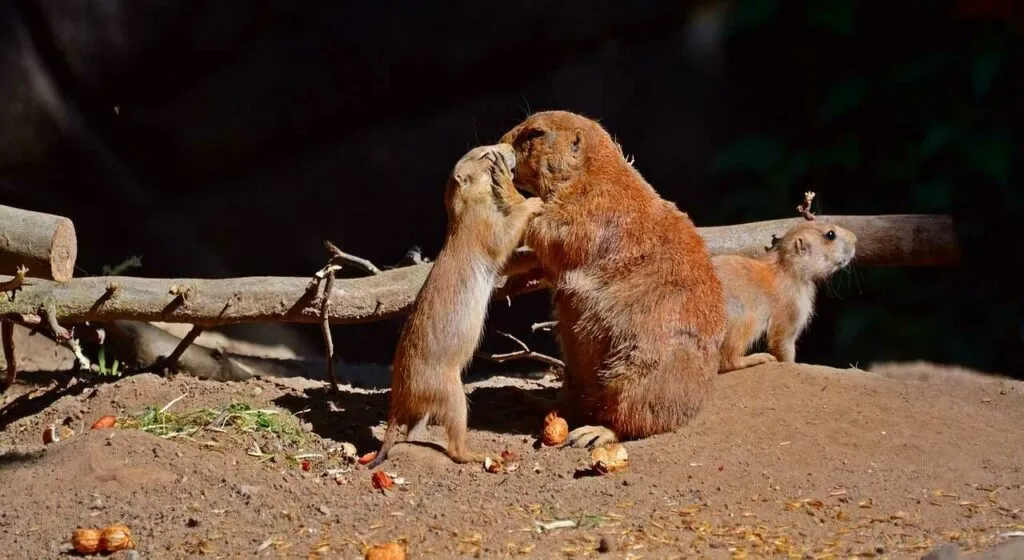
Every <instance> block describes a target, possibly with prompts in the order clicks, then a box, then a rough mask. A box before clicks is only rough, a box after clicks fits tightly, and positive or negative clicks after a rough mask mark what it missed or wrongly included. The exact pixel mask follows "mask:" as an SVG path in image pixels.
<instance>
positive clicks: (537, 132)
mask: <svg viewBox="0 0 1024 560" xmlns="http://www.w3.org/2000/svg"><path fill="white" fill-rule="evenodd" d="M545 134H547V132H544V131H543V130H541V129H539V128H531V129H530V130H527V131H526V132H525V133H523V140H524V141H526V142H529V141H530V140H533V139H535V138H540V137H542V136H544V135H545Z"/></svg>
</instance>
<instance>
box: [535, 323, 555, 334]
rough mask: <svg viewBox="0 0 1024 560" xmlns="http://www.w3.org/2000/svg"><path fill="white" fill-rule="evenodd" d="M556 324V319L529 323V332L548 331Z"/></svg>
mask: <svg viewBox="0 0 1024 560" xmlns="http://www.w3.org/2000/svg"><path fill="white" fill-rule="evenodd" d="M557 325H558V321H544V322H542V323H534V324H532V325H530V331H531V332H537V331H550V330H551V329H553V328H555V327H556V326H557Z"/></svg>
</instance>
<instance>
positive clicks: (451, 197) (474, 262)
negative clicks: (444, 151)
mask: <svg viewBox="0 0 1024 560" xmlns="http://www.w3.org/2000/svg"><path fill="white" fill-rule="evenodd" d="M513 167H515V155H514V153H513V151H512V148H511V146H508V145H507V144H499V145H495V146H481V147H477V148H474V149H473V150H470V151H469V152H468V153H467V154H466V155H465V156H463V157H462V159H460V160H459V161H458V163H456V165H455V168H454V170H453V171H452V174H451V177H450V178H449V180H448V185H447V188H446V190H445V206H446V208H447V211H448V233H447V237H446V239H445V244H444V247H443V248H442V249H441V252H440V254H439V255H438V256H437V260H436V261H434V266H433V268H431V270H430V274H429V275H428V276H427V279H426V281H425V282H424V284H423V287H422V288H421V289H420V291H419V294H418V295H417V297H416V301H415V303H414V305H413V309H412V312H411V313H410V314H409V317H408V318H407V319H406V322H405V327H404V328H403V329H402V334H401V337H400V339H399V342H398V347H397V350H396V351H395V358H394V363H393V365H392V372H391V398H390V407H389V411H388V427H387V430H386V432H385V435H384V441H383V443H382V445H381V448H380V451H378V452H377V456H376V458H375V459H374V460H373V461H372V462H371V463H370V465H369V466H370V468H374V467H376V466H377V465H379V464H380V463H381V462H383V461H384V460H385V459H386V458H387V454H388V452H389V451H390V449H391V447H392V446H393V445H394V444H395V443H396V442H397V441H398V430H399V427H400V426H412V428H411V429H410V430H409V432H408V436H407V437H408V439H421V436H422V435H423V429H424V428H425V426H426V425H427V422H428V421H430V420H431V419H432V420H433V421H434V422H436V423H438V424H441V425H443V426H445V429H446V431H447V435H448V455H449V457H451V458H452V460H454V461H455V462H457V463H465V462H469V461H476V460H481V461H482V460H483V458H484V456H483V455H482V454H478V453H474V452H473V451H471V450H470V449H469V448H468V447H467V445H466V428H467V414H468V405H467V402H466V394H465V390H464V389H463V386H462V371H463V369H464V368H465V366H466V364H468V363H469V361H470V360H471V359H472V357H473V352H474V351H475V350H476V348H477V345H478V344H479V343H480V336H481V334H482V331H483V326H484V320H485V318H486V314H487V306H488V303H489V302H490V299H491V293H492V291H493V290H494V285H495V282H496V281H497V279H498V275H499V273H500V271H501V269H502V267H503V266H504V264H505V261H506V260H507V259H508V257H509V255H510V254H511V253H512V251H514V250H515V249H516V247H518V246H519V244H520V241H521V240H522V237H523V233H524V231H525V230H526V227H527V224H528V222H529V219H530V218H531V217H532V216H533V215H535V214H536V213H537V212H538V211H539V210H540V208H541V201H540V199H539V198H530V199H526V198H524V197H523V195H522V194H520V193H519V192H518V191H516V190H515V187H514V186H513V184H512V172H511V169H512V168H513Z"/></svg>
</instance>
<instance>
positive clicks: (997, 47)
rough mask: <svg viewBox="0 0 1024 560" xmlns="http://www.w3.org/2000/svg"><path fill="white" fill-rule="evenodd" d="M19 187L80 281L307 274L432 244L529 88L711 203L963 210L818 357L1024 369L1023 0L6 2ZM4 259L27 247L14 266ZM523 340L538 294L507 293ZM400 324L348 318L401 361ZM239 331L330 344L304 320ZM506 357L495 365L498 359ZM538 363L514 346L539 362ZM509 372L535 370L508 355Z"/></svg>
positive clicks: (9, 180)
mask: <svg viewBox="0 0 1024 560" xmlns="http://www.w3.org/2000/svg"><path fill="white" fill-rule="evenodd" d="M0 7H2V10H0V15H2V19H0V54H2V56H0V80H2V81H0V85H2V88H0V122H2V124H0V203H3V204H9V205H13V206H19V207H24V208H30V209H34V210H39V211H44V212H53V213H58V214H62V215H66V216H68V217H70V218H72V219H73V220H74V221H75V224H76V227H77V230H78V235H79V261H78V262H79V266H80V269H81V270H80V271H79V273H78V274H79V275H90V274H100V273H101V270H102V268H103V266H104V265H115V264H117V263H120V262H121V261H123V260H124V259H125V258H127V257H129V256H131V255H142V257H143V258H142V262H143V266H142V268H141V269H136V270H131V271H129V273H130V274H138V275H143V276H161V277H174V276H178V277H181V276H193V277H217V276H237V275H302V276H305V275H309V274H311V273H312V272H313V271H315V270H316V269H317V268H319V267H320V266H322V264H323V261H324V257H325V254H324V251H323V249H322V246H321V244H320V241H321V240H322V239H324V238H329V239H331V240H333V241H334V242H335V243H337V244H338V245H340V246H341V247H342V248H343V249H345V250H347V251H348V252H351V253H354V254H358V255H361V256H364V257H367V258H369V259H371V260H373V261H375V262H376V263H377V264H378V265H388V264H392V263H394V262H397V261H398V260H399V259H400V258H401V257H402V256H403V254H404V253H405V251H406V250H407V249H409V248H410V247H412V246H414V245H419V246H421V247H422V248H423V249H424V251H425V253H426V254H427V255H428V256H433V255H434V254H436V252H437V250H438V249H439V248H440V244H441V242H442V236H443V231H444V224H445V214H444V209H443V205H442V202H441V193H442V190H443V186H444V183H445V180H446V178H447V175H448V173H449V171H450V169H451V166H452V164H453V163H454V162H455V160H456V159H458V157H460V156H461V155H462V154H463V153H464V152H465V151H466V150H467V149H469V148H470V147H472V146H474V145H477V144H482V143H490V142H493V141H495V140H496V139H497V138H498V137H499V136H500V135H501V134H502V133H503V132H504V131H506V130H507V129H508V128H510V127H512V126H514V125H515V124H516V123H517V122H519V121H520V120H521V119H522V118H523V117H524V116H525V115H526V114H528V113H529V112H531V111H538V110H544V109H568V110H572V111H576V112H581V113H584V114H586V115H588V116H591V117H593V118H597V119H599V120H600V121H601V122H602V123H603V124H604V125H605V126H606V128H608V129H609V131H610V132H612V134H614V135H615V136H616V137H617V138H618V139H619V141H620V142H621V143H622V144H623V146H624V149H625V151H626V152H627V153H629V154H632V155H634V156H635V157H636V163H635V165H636V166H637V167H638V168H639V170H640V171H641V172H642V173H643V174H644V176H645V177H646V178H647V179H648V180H649V181H650V182H651V183H652V184H653V185H654V186H655V188H657V189H658V190H659V191H660V192H661V194H662V195H663V196H664V197H665V198H667V199H669V200H672V201H675V202H676V203H677V204H678V205H679V207H680V208H681V209H683V210H685V211H687V212H688V213H689V214H690V215H691V217H692V218H693V219H694V220H695V221H696V222H697V224H698V225H721V224H731V223H740V222H745V221H755V220H763V219H773V218H779V217H790V216H792V215H793V212H794V206H795V205H796V203H797V202H799V201H800V199H801V193H802V192H803V191H805V190H814V191H816V192H817V193H818V198H817V201H816V202H818V203H819V208H818V209H819V211H821V212H826V213H833V214H879V213H916V212H923V213H928V212H936V213H951V214H953V215H954V218H955V219H956V223H957V229H958V233H959V234H960V235H961V244H962V247H963V250H964V258H965V262H964V265H963V266H961V267H957V268H921V269H867V268H861V269H854V270H852V271H850V272H849V273H846V274H842V275H840V276H837V277H836V278H834V279H833V281H832V282H831V283H830V284H829V285H828V286H826V287H825V288H823V289H822V292H821V296H820V297H819V308H818V309H819V310H818V315H817V318H816V319H815V320H814V322H813V323H812V325H811V328H810V330H809V331H808V332H807V334H805V336H804V337H803V339H802V340H801V344H800V346H799V358H800V360H801V361H809V362H817V363H824V364H830V365H835V366H839V367H845V366H847V365H849V364H859V365H860V366H862V367H864V366H867V365H868V364H870V363H871V362H874V361H879V360H895V359H898V360H908V359H928V360H935V361H939V362H946V363H959V364H965V365H968V366H972V367H976V368H980V369H983V370H989V371H1000V372H1003V373H1007V374H1011V375H1014V376H1017V377H1024V368H1022V364H1024V352H1022V350H1021V348H1022V342H1021V340H1022V333H1024V322H1022V319H1021V297H1020V288H1019V286H1020V283H1019V282H1018V281H1017V273H1016V270H1017V268H1016V267H1017V266H1018V265H1019V264H1021V260H1022V258H1021V257H1022V253H1024V250H1022V249H1021V241H1020V240H1021V235H1020V224H1019V222H1018V221H1017V219H1018V218H1019V217H1021V215H1022V214H1024V213H1022V212H1021V208H1022V206H1024V201H1022V198H1024V197H1022V193H1021V190H1022V189H1021V188H1020V186H1019V183H1020V181H1021V167H1020V161H1021V156H1022V149H1021V148H1022V145H1021V134H1020V128H1019V126H1018V123H1020V122H1022V119H1021V116H1022V115H1021V112H1022V99H1024V98H1022V96H1021V93H1022V89H1021V88H1020V87H1019V86H1018V85H1017V79H1018V77H1019V76H1020V75H1021V70H1022V65H1024V57H1022V56H1021V55H1022V53H1024V49H1022V40H1021V37H1022V33H1021V31H1022V29H1024V10H1022V9H1021V8H1020V7H1019V6H1018V5H1017V3H1015V2H1013V1H1012V0H985V1H981V0H979V1H973V2H972V1H967V0H963V1H959V2H942V1H927V2H910V1H907V2H854V1H852V0H819V1H785V2H784V1H782V0H777V1H773V0H736V1H733V2H724V1H712V2H701V3H692V2H691V3H686V2H639V1H638V2H633V3H625V2H610V1H595V0H588V1H575V0H571V1H563V2H540V1H529V0H524V1H520V2H502V3H498V4H494V5H489V4H486V3H480V2H466V1H461V0H459V1H449V2H413V1H409V2H372V3H365V2H359V3H355V2H352V3H343V2H337V1H319V0H308V1H305V2H285V1H281V0H279V1H256V0H252V1H247V2H237V3H230V2H199V1H195V0H179V1H168V0H78V1H72V0H66V1H56V0H54V1H35V2H33V1H30V0H0ZM4 272H5V273H7V272H8V271H4ZM492 309H493V311H492V313H493V315H492V319H491V321H490V323H489V325H488V327H489V331H490V333H489V335H488V336H487V337H486V339H485V342H484V348H485V349H486V350H491V351H504V350H507V349H510V348H508V346H507V342H504V341H503V340H502V339H500V338H498V337H496V336H494V335H493V330H495V329H498V328H500V329H503V330H508V331H511V332H513V333H517V334H521V335H523V337H524V338H526V339H527V340H529V341H531V343H532V344H533V346H534V347H535V348H536V349H538V350H546V351H554V348H553V345H552V343H551V340H550V335H547V334H544V333H538V334H536V335H529V325H530V323H532V322H534V321H539V320H543V319H544V318H545V316H546V314H547V309H548V304H547V299H546V296H545V295H543V294H535V295H532V296H528V297H523V298H519V299H517V300H515V302H514V304H513V307H512V308H511V309H510V308H508V307H507V306H506V305H505V304H503V303H499V304H496V305H494V306H493V308H492ZM400 325H401V322H400V321H389V322H384V323H378V324H372V325H361V326H345V327H336V329H335V340H336V344H337V346H338V350H339V353H340V354H341V356H342V358H344V359H346V360H351V361H362V360H372V361H377V362H382V363H386V362H389V361H390V358H391V353H392V351H393V347H394V344H395V341H396V338H397V334H398V329H399V328H400ZM230 331H232V333H233V334H236V335H239V336H245V337H247V338H250V339H258V340H264V341H269V342H273V341H284V342H286V343H288V344H290V345H292V346H294V347H296V348H297V349H298V350H299V351H302V352H319V351H320V344H319V334H318V333H317V329H316V327H313V326H284V325H264V326H247V327H233V328H232V329H230ZM487 365H488V367H490V364H487ZM520 366H521V364H520ZM510 367H518V366H510Z"/></svg>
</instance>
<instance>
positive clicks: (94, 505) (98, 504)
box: [89, 498, 103, 509]
mask: <svg viewBox="0 0 1024 560" xmlns="http://www.w3.org/2000/svg"><path fill="white" fill-rule="evenodd" d="M89 507H91V508H92V509H102V508H103V500H101V499H99V498H96V499H95V500H93V502H92V503H91V504H89Z"/></svg>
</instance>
